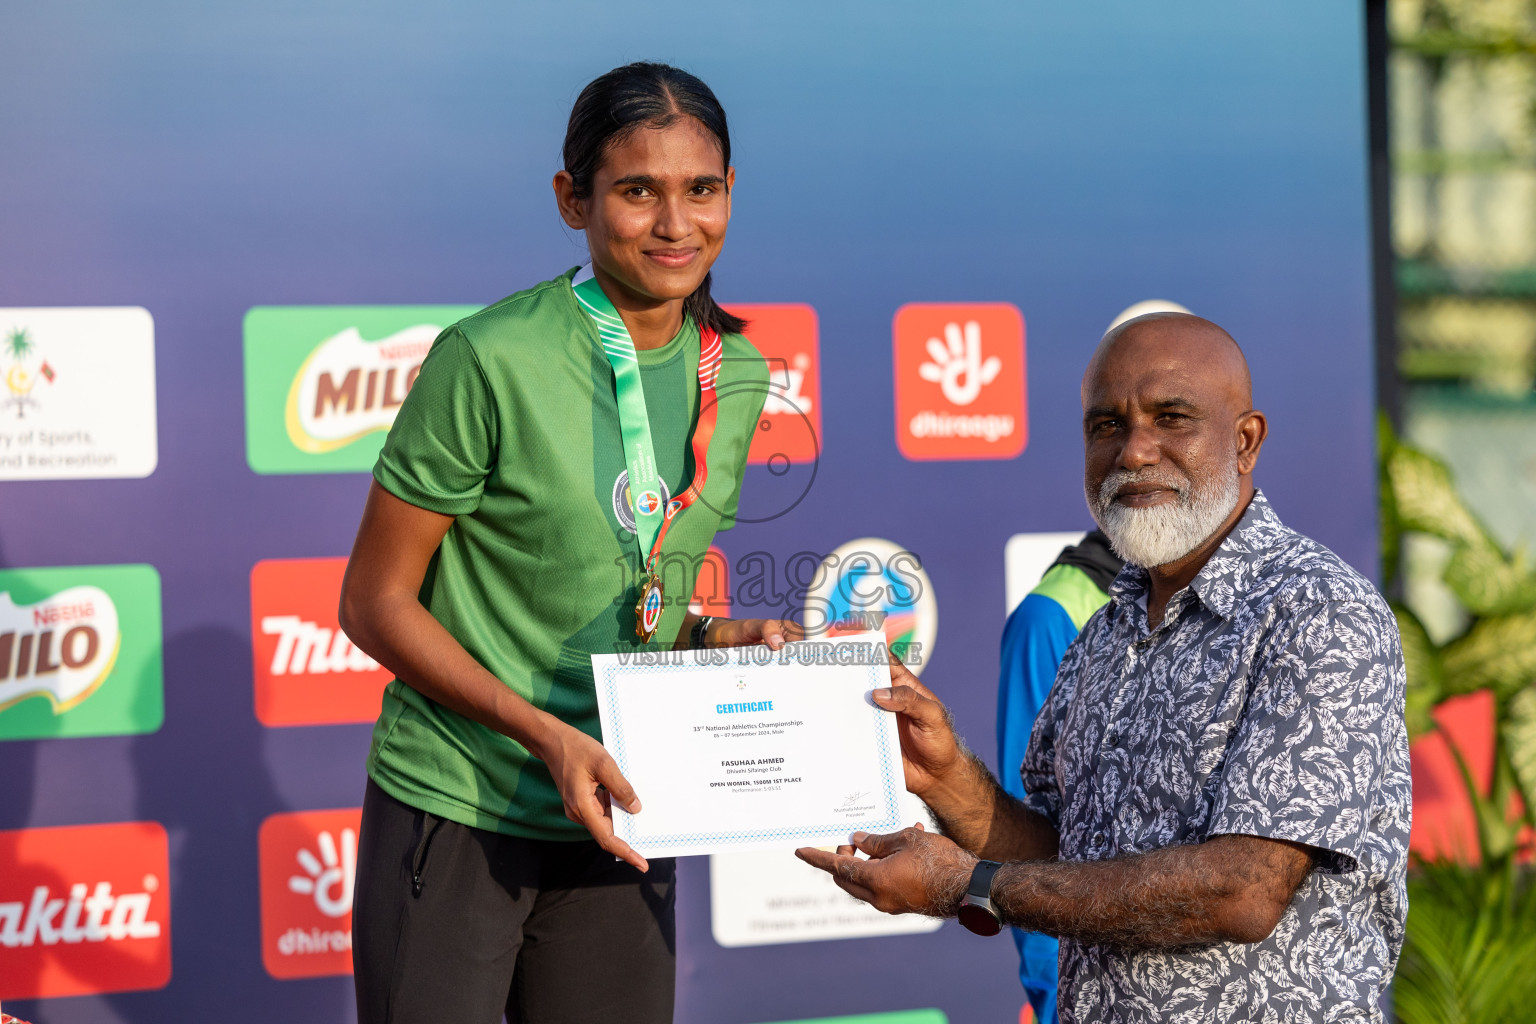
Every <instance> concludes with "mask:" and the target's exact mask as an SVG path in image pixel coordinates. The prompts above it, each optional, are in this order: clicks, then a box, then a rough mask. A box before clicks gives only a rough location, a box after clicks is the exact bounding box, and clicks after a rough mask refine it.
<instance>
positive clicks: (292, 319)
mask: <svg viewBox="0 0 1536 1024" xmlns="http://www.w3.org/2000/svg"><path fill="white" fill-rule="evenodd" d="M477 308H478V307H475V306H257V307H255V308H254V309H252V310H250V311H249V312H248V313H246V315H245V436H246V446H245V447H246V459H247V461H249V462H250V465H251V468H252V469H254V470H255V471H256V472H258V473H336V472H349V471H356V472H363V471H367V470H369V469H372V468H373V463H374V460H375V459H376V458H378V454H379V449H380V448H381V447H383V444H384V437H385V435H386V434H387V433H388V431H389V428H390V426H391V425H392V424H393V423H394V422H395V416H396V414H397V413H398V412H399V411H400V406H401V404H402V403H403V402H404V401H405V396H406V395H408V394H410V391H411V387H412V386H413V385H414V384H415V383H416V375H417V374H418V373H420V372H421V364H422V360H423V359H425V358H426V355H427V352H428V351H430V350H431V348H432V342H433V341H434V340H435V339H436V338H437V335H438V334H439V333H440V332H441V331H442V329H443V327H445V326H446V325H448V324H451V323H454V322H455V321H458V320H461V319H463V318H464V317H466V316H468V315H469V314H471V313H473V312H475V311H476V309H477Z"/></svg>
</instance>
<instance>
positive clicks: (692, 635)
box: [688, 615, 715, 651]
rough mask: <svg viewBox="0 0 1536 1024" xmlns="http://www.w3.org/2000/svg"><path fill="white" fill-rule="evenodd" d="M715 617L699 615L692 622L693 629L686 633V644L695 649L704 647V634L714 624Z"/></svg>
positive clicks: (698, 649)
mask: <svg viewBox="0 0 1536 1024" xmlns="http://www.w3.org/2000/svg"><path fill="white" fill-rule="evenodd" d="M714 622H715V618H714V616H712V615H701V616H699V620H698V621H697V622H695V623H694V624H693V629H692V630H690V631H689V633H688V646H689V647H692V648H693V649H694V650H696V651H700V650H703V649H704V636H705V634H706V633H708V632H709V627H710V626H712V625H714Z"/></svg>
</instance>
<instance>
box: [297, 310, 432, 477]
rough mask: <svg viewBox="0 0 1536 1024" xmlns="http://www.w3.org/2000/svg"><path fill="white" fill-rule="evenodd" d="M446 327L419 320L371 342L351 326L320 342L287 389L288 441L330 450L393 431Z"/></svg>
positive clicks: (311, 449)
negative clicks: (424, 360)
mask: <svg viewBox="0 0 1536 1024" xmlns="http://www.w3.org/2000/svg"><path fill="white" fill-rule="evenodd" d="M441 331H442V328H441V327H438V326H436V325H433V324H418V325H416V326H415V327H407V328H405V329H404V330H401V331H396V332H395V333H394V334H391V335H389V336H388V337H386V338H379V339H376V340H372V341H369V340H367V339H365V338H364V337H363V336H362V334H360V333H359V332H358V330H357V328H355V327H349V328H347V329H346V330H344V331H342V332H341V333H339V334H333V335H332V336H331V337H329V338H327V339H325V340H324V341H322V342H321V343H320V344H319V345H317V346H315V350H314V351H313V352H311V353H310V356H309V358H308V359H306V360H305V361H304V365H303V366H300V367H299V372H298V373H297V374H295V375H294V378H293V384H292V386H291V387H290V388H289V390H288V403H287V411H286V415H285V420H286V423H287V427H288V438H289V440H291V441H292V442H293V443H294V446H295V447H297V448H299V449H300V450H301V451H306V452H328V451H334V450H335V449H337V448H341V447H343V446H344V445H348V444H351V443H352V442H353V441H356V440H357V439H358V438H360V437H362V436H363V435H365V434H370V433H373V432H374V431H376V430H388V429H389V428H390V425H391V424H393V423H394V422H395V414H396V413H398V412H399V411H400V405H401V403H403V402H404V401H405V396H406V394H407V393H408V392H409V391H410V390H411V385H412V384H414V383H416V374H417V373H418V372H419V371H420V370H421V361H422V360H423V359H425V358H426V355H427V351H428V350H429V349H431V347H432V342H433V340H434V339H435V338H436V337H437V336H438V334H439V333H440V332H441Z"/></svg>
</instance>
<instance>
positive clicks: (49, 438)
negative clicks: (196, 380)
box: [0, 306, 159, 480]
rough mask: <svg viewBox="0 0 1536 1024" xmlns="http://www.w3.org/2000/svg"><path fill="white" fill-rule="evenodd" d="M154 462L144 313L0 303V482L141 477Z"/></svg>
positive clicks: (149, 336) (149, 323)
mask: <svg viewBox="0 0 1536 1024" xmlns="http://www.w3.org/2000/svg"><path fill="white" fill-rule="evenodd" d="M158 460H159V444H158V436H157V433H156V426H155V324H154V320H153V319H152V318H151V317H150V315H149V311H148V310H146V309H143V308H142V307H139V306H100V307H77V308H68V307H0V480H70V479H89V478H111V477H144V476H148V475H149V474H151V473H153V472H154V471H155V464H156V463H157V462H158Z"/></svg>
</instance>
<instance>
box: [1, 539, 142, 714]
mask: <svg viewBox="0 0 1536 1024" xmlns="http://www.w3.org/2000/svg"><path fill="white" fill-rule="evenodd" d="M161 646H162V639H161V633H160V574H159V573H158V572H156V571H155V568H154V566H150V565H86V566H71V567H69V568H59V569H6V570H0V740H31V739H42V738H45V737H69V736H122V735H131V734H136V733H146V732H154V731H156V730H157V729H159V728H160V724H161V723H162V722H163V721H164V720H165V682H164V674H163V671H162V662H161Z"/></svg>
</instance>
